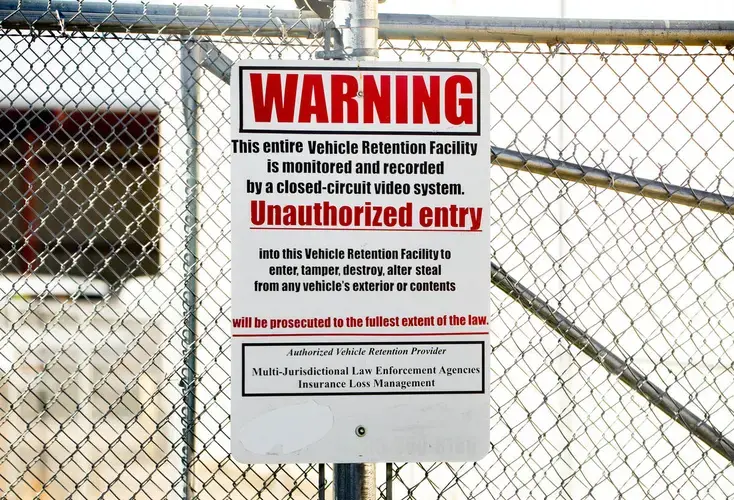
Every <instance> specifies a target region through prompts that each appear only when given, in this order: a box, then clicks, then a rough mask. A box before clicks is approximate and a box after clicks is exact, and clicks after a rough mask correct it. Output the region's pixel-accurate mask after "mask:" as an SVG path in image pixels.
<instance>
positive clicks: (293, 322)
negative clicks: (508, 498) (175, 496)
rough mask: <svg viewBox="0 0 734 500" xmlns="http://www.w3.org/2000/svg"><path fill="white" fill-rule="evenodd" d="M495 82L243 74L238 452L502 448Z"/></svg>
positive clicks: (236, 220)
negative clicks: (492, 221) (494, 371)
mask: <svg viewBox="0 0 734 500" xmlns="http://www.w3.org/2000/svg"><path fill="white" fill-rule="evenodd" d="M487 80H488V74H487V72H486V71H485V70H484V69H483V68H482V67H481V66H478V65H472V64H458V63H457V64H447V65H443V66H437V65H434V64H430V65H428V64H389V63H365V62H360V63H356V62H343V61H339V62H333V61H318V62H313V61H309V62H285V61H273V62H269V61H268V62H265V61H263V62H259V61H258V62H255V61H242V62H238V63H237V64H236V65H235V67H234V68H233V71H232V80H231V89H232V96H231V98H232V118H231V120H232V121H231V124H232V141H231V154H232V313H231V314H232V386H231V387H232V409H231V411H232V429H231V433H232V434H231V436H232V441H231V442H232V445H231V446H232V455H233V457H234V458H235V459H236V460H237V461H240V462H244V463H306V462H420V461H473V460H478V459H480V458H482V457H484V456H485V455H486V454H487V452H488V450H489V391H488V387H489V385H488V382H489V373H488V335H489V324H488V318H489V284H490V282H489V279H490V253H489V213H488V211H489V189H490V187H489V158H490V149H489V137H488V129H489V122H488V119H487V113H488V110H489V105H488V101H487V98H488V94H489V93H488V81H487Z"/></svg>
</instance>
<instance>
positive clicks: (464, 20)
mask: <svg viewBox="0 0 734 500" xmlns="http://www.w3.org/2000/svg"><path fill="white" fill-rule="evenodd" d="M379 21H380V36H381V37H382V38H388V39H412V38H417V39H420V40H448V41H468V40H475V41H477V42H503V41H504V42H525V43H527V42H536V43H547V44H556V43H559V42H566V43H584V44H586V43H596V44H617V43H620V42H623V43H625V44H628V45H640V44H642V45H644V44H648V43H651V42H652V43H655V44H657V45H673V44H677V43H683V44H705V43H711V44H714V45H723V46H727V48H728V47H729V46H731V45H732V44H734V21H673V20H609V19H538V18H510V17H479V16H437V15H423V14H389V13H383V14H380V16H379ZM0 26H2V28H4V29H28V28H29V27H30V26H32V27H33V28H34V29H37V30H55V31H58V30H64V29H66V30H76V31H99V32H123V33H128V32H129V33H153V34H174V35H175V34H178V35H191V34H198V35H231V36H253V35H255V36H288V37H314V36H319V35H320V34H321V33H322V31H323V27H324V21H323V20H321V19H319V18H318V17H316V16H315V15H314V14H312V13H310V12H304V11H298V10H268V9H245V8H229V7H198V6H175V5H148V4H145V3H143V2H141V3H120V2H76V1H67V0H62V1H58V0H51V1H50V2H49V1H44V0H30V1H29V0H0Z"/></svg>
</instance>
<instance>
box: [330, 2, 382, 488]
mask: <svg viewBox="0 0 734 500" xmlns="http://www.w3.org/2000/svg"><path fill="white" fill-rule="evenodd" d="M377 2H378V0H334V10H333V16H332V17H333V20H334V27H335V28H336V29H338V30H340V31H341V34H342V43H343V47H344V51H345V53H346V56H347V58H348V59H350V60H357V61H374V60H376V59H377V57H378V55H379V51H378V49H377V42H378V33H377V29H378V27H379V21H378V20H377ZM375 490H376V485H375V464H334V498H335V500H374V499H375V495H376V493H375Z"/></svg>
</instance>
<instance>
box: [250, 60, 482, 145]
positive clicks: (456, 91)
mask: <svg viewBox="0 0 734 500" xmlns="http://www.w3.org/2000/svg"><path fill="white" fill-rule="evenodd" d="M241 71H242V74H241V77H240V87H241V88H240V96H241V99H240V106H241V107H242V110H241V113H240V115H241V122H242V123H241V127H240V128H241V130H251V131H255V130H258V129H262V127H263V125H271V126H273V127H272V128H273V129H283V130H298V131H309V130H312V129H314V128H315V129H318V130H332V129H333V130H337V129H338V128H339V127H338V126H339V125H343V124H353V125H363V126H364V129H360V130H362V131H363V132H365V133H369V132H375V131H376V130H382V131H401V130H402V131H406V132H407V131H414V132H425V131H429V130H432V131H434V132H438V133H447V132H448V133H452V134H455V133H467V134H474V133H478V128H477V121H478V114H479V113H478V111H479V110H478V102H479V100H478V87H479V81H478V79H479V76H478V75H479V73H478V72H474V71H471V70H467V71H465V72H457V73H451V72H436V71H431V70H429V69H426V70H425V71H406V72H404V73H403V72H400V71H395V70H394V69H393V70H391V71H390V72H385V71H381V70H379V69H377V68H375V69H371V68H365V70H364V71H360V72H355V71H339V70H338V69H327V68H324V71H315V70H314V69H313V68H310V71H304V70H302V69H298V68H294V69H290V68H279V69H276V68H273V69H272V70H269V69H264V68H258V69H257V70H255V69H249V70H248V69H247V68H241ZM303 125H311V126H312V127H306V128H303ZM331 125H334V127H332V126H331ZM291 126H294V127H291ZM296 126H298V127H296Z"/></svg>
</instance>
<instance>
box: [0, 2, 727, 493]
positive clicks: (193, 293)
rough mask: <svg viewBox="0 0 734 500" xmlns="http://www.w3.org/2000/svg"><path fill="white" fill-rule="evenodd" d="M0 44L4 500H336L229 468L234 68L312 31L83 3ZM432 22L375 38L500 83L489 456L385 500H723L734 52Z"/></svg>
mask: <svg viewBox="0 0 734 500" xmlns="http://www.w3.org/2000/svg"><path fill="white" fill-rule="evenodd" d="M0 19H1V20H2V30H1V31H0V229H1V230H0V301H1V302H0V332H1V334H0V491H1V492H2V495H3V498H12V499H21V498H22V499H25V498H151V499H152V498H176V497H187V496H188V497H196V498H202V499H206V498H211V499H219V498H248V499H249V498H258V499H263V500H283V499H300V498H309V499H310V498H317V497H318V498H322V497H325V496H331V495H332V493H331V486H330V480H331V469H330V467H329V466H328V465H327V466H323V465H319V464H301V465H285V466H265V465H242V464H237V463H234V462H233V461H232V460H231V459H230V458H229V428H230V427H229V424H230V421H229V368H230V360H229V335H230V334H229V328H230V327H229V320H230V318H229V315H228V313H229V301H228V295H229V289H230V276H229V263H230V235H229V219H230V215H231V214H230V208H229V206H230V205H229V203H230V197H229V193H230V189H229V169H230V166H229V123H228V117H229V102H228V101H229V97H228V96H229V89H228V87H227V83H226V81H223V80H222V77H226V74H225V73H226V64H224V62H225V61H226V59H227V58H229V59H231V60H236V59H248V58H256V59H312V58H314V57H316V53H317V52H318V51H320V50H323V46H322V39H321V37H320V35H321V32H322V28H323V25H324V23H323V22H322V21H320V20H319V19H316V18H313V17H310V16H307V15H305V14H299V13H297V12H295V13H294V12H290V13H288V12H277V11H267V10H254V9H250V10H248V9H208V8H178V7H156V6H150V5H147V4H146V5H138V4H122V3H118V4H106V3H105V4H85V5H84V6H80V5H77V4H75V3H69V2H67V3H59V4H54V3H51V4H47V3H28V4H26V3H24V4H21V6H20V7H19V6H18V5H16V4H8V3H6V2H3V3H2V4H0ZM431 19H432V18H428V17H416V18H415V19H413V20H412V21H410V20H409V19H408V18H402V20H401V21H400V22H401V23H402V24H401V26H402V28H400V29H398V28H394V29H392V31H391V30H390V29H388V28H389V26H388V28H385V29H384V30H383V33H382V39H381V42H380V59H381V60H388V61H395V60H399V61H431V62H436V63H440V62H450V61H473V62H481V63H482V64H484V65H485V66H486V67H487V68H488V70H489V72H490V85H491V89H492V92H491V97H490V98H491V137H492V145H493V158H492V159H490V158H488V159H487V167H488V168H490V163H492V166H491V177H492V193H493V194H492V212H491V224H492V225H491V235H492V260H493V264H494V280H493V282H494V284H495V286H493V288H492V289H491V290H490V291H489V297H490V299H491V301H492V334H491V336H490V343H491V349H492V356H491V360H490V370H491V386H490V391H491V397H492V417H491V422H490V425H491V443H492V447H491V450H490V452H489V455H488V456H487V457H486V458H485V459H484V460H482V461H480V462H477V463H464V464H462V463H433V464H387V466H385V467H383V466H380V467H378V468H377V480H378V494H379V496H380V497H381V498H388V499H409V498H418V499H425V498H446V499H457V500H458V499H464V498H516V497H519V498H559V497H560V498H581V497H587V496H590V497H593V498H612V497H624V498H648V497H655V498H703V497H710V498H725V497H729V496H731V495H734V469H733V468H732V460H733V459H734V448H732V447H731V441H729V440H727V437H728V438H729V439H732V438H734V367H733V363H734V361H733V360H734V355H733V354H732V353H734V313H733V312H732V311H733V310H734V302H733V301H732V297H734V261H733V260H732V256H733V255H734V220H733V219H732V215H733V214H734V202H733V201H732V196H734V164H733V163H734V128H732V122H733V121H734V109H733V104H732V103H734V100H733V99H734V95H733V94H732V88H734V57H733V56H734V52H732V48H731V46H727V45H726V44H725V43H722V42H721V41H720V40H718V41H715V42H705V41H704V42H702V41H700V40H698V39H696V38H695V36H694V35H692V34H691V33H689V38H690V41H686V43H683V42H671V43H666V44H664V45H663V44H661V45H656V44H655V43H653V42H645V41H644V40H641V39H640V36H639V32H637V33H638V35H635V37H636V38H635V37H631V38H630V39H629V40H627V39H624V38H622V40H621V41H619V42H616V41H615V42H614V43H611V44H606V45H603V44H601V43H602V42H604V43H607V42H609V38H610V36H611V37H613V33H611V34H610V32H608V33H607V34H606V35H605V36H600V37H599V38H598V40H601V42H599V41H598V42H597V43H593V42H591V41H588V42H586V41H582V40H581V39H580V38H579V37H581V35H579V36H576V37H575V38H574V37H569V40H571V41H572V42H573V43H571V42H552V43H541V42H540V41H539V40H536V41H531V40H526V41H522V36H516V35H515V36H504V35H503V34H502V32H501V31H496V33H495V34H491V33H489V34H488V33H487V31H486V30H481V29H478V28H477V29H472V28H471V27H468V28H467V27H465V28H463V29H456V28H454V29H453V30H452V31H446V32H445V33H449V34H450V39H446V38H441V34H442V33H444V32H441V31H440V30H439V29H438V28H437V27H436V26H431V25H430V23H429V21H431ZM478 23H479V22H478V21H477V22H476V23H475V24H478ZM388 24H389V23H388ZM411 26H412V27H413V28H411ZM466 26H469V24H467V25H466ZM411 29H414V31H415V33H420V34H424V35H425V34H426V33H429V32H430V31H431V29H433V30H435V31H436V33H437V34H438V36H425V37H424V38H416V37H412V38H411V37H406V36H403V35H405V34H406V33H409V32H410V30H411ZM612 32H613V29H612ZM620 32H621V31H620ZM445 33H444V34H445ZM568 33H570V32H568ZM630 33H635V31H634V30H632V31H630ZM660 33H661V36H662V37H663V38H664V39H665V41H666V42H670V40H674V39H675V35H674V34H671V33H670V31H668V32H665V30H662V31H661V32H660ZM732 33H734V31H729V35H731V37H730V38H732V39H733V40H734V34H732ZM448 36H449V35H447V37H448ZM493 37H494V38H496V39H493ZM528 38H529V37H528ZM581 38H583V37H581ZM556 39H558V40H562V39H564V38H563V33H561V32H558V33H554V32H553V30H551V31H549V34H548V36H547V40H543V41H544V42H545V41H548V40H556ZM592 39H593V37H589V38H588V40H592ZM709 39H710V37H709ZM508 40H509V41H508ZM651 387H652V388H651Z"/></svg>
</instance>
